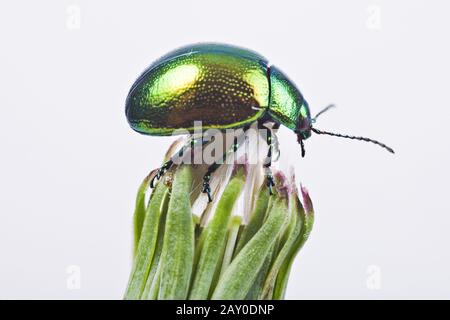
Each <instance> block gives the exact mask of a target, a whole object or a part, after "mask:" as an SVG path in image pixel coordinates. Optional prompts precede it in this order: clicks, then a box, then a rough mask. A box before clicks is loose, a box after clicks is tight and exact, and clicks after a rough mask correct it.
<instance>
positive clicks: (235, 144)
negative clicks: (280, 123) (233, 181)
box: [202, 126, 249, 202]
mask: <svg viewBox="0 0 450 320" xmlns="http://www.w3.org/2000/svg"><path fill="white" fill-rule="evenodd" d="M248 129H249V126H246V127H244V128H243V131H244V132H243V133H242V134H241V135H240V136H239V141H240V140H242V139H243V138H245V131H247V130H248ZM239 145H240V143H239V142H238V138H237V137H234V142H233V145H232V146H231V148H230V149H229V150H228V151H227V152H225V153H224V154H223V155H222V162H221V163H218V162H214V163H213V164H212V165H210V166H209V167H208V170H207V171H206V173H205V175H204V176H203V190H202V192H203V193H206V194H207V195H208V202H212V200H213V198H212V196H211V186H210V184H209V182H210V180H211V174H213V173H214V171H216V170H217V169H218V168H219V167H220V166H221V165H222V164H223V163H225V161H226V159H227V156H228V153H231V152H236V151H237V149H238V148H239Z"/></svg>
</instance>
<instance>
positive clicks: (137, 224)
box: [133, 175, 150, 256]
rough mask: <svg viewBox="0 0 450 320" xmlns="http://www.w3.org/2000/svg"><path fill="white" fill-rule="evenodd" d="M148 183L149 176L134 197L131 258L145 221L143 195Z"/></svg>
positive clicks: (134, 253)
mask: <svg viewBox="0 0 450 320" xmlns="http://www.w3.org/2000/svg"><path fill="white" fill-rule="evenodd" d="M149 181H150V175H148V176H147V177H145V179H144V181H142V183H141V185H140V186H139V189H138V192H137V195H136V204H135V208H134V215H133V229H134V232H133V234H134V241H133V256H135V255H136V251H137V247H138V243H139V239H140V238H141V231H142V226H143V224H144V220H145V211H146V205H145V194H146V192H147V190H148V187H149Z"/></svg>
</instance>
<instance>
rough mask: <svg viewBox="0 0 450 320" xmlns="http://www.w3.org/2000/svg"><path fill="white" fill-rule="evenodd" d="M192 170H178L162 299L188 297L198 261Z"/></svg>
mask: <svg viewBox="0 0 450 320" xmlns="http://www.w3.org/2000/svg"><path fill="white" fill-rule="evenodd" d="M191 185H192V171H191V167H190V166H181V167H179V168H178V169H177V170H176V172H175V177H174V180H173V185H172V194H171V196H170V201H169V208H168V211H167V218H166V228H165V231H164V241H163V248H162V252H161V261H160V265H161V283H160V288H159V292H158V299H161V300H167V299H186V297H187V295H188V289H189V282H190V278H191V273H192V266H193V261H194V223H193V219H192V212H191V211H192V210H191V202H190V199H189V197H190V192H191Z"/></svg>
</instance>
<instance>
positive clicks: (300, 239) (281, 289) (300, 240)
mask: <svg viewBox="0 0 450 320" xmlns="http://www.w3.org/2000/svg"><path fill="white" fill-rule="evenodd" d="M302 195H303V204H304V206H305V208H303V206H302V204H301V202H300V200H299V199H298V197H297V196H295V208H296V209H295V210H296V211H297V214H298V220H299V221H300V222H301V224H302V225H301V230H300V232H299V233H298V236H297V237H296V238H295V241H294V243H293V244H292V246H291V248H290V250H289V253H288V254H287V257H286V259H285V261H284V262H283V264H282V266H281V268H280V271H279V273H278V277H277V279H276V282H275V287H274V291H273V296H272V299H273V300H281V299H284V296H285V293H286V287H287V282H288V279H289V274H290V271H291V268H292V264H293V262H294V258H295V256H296V255H297V253H298V251H299V250H300V249H301V248H302V247H303V245H304V244H305V242H306V241H307V240H308V238H309V235H310V233H311V230H312V228H313V225H314V209H313V206H312V202H311V199H310V197H309V194H308V192H307V191H306V189H304V188H302Z"/></svg>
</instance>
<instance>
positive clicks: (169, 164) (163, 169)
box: [150, 160, 173, 189]
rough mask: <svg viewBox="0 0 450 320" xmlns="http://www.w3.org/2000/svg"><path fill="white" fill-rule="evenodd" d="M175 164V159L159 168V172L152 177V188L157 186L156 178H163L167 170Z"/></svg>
mask: <svg viewBox="0 0 450 320" xmlns="http://www.w3.org/2000/svg"><path fill="white" fill-rule="evenodd" d="M172 165H173V161H172V160H169V161H167V162H165V163H164V164H163V165H162V166H161V167H160V168H159V169H158V172H157V173H156V175H155V176H154V177H153V178H152V180H150V188H152V189H153V188H154V187H155V180H159V179H161V177H162V176H163V175H164V173H166V171H167V170H169V169H170V168H171V167H172Z"/></svg>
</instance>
